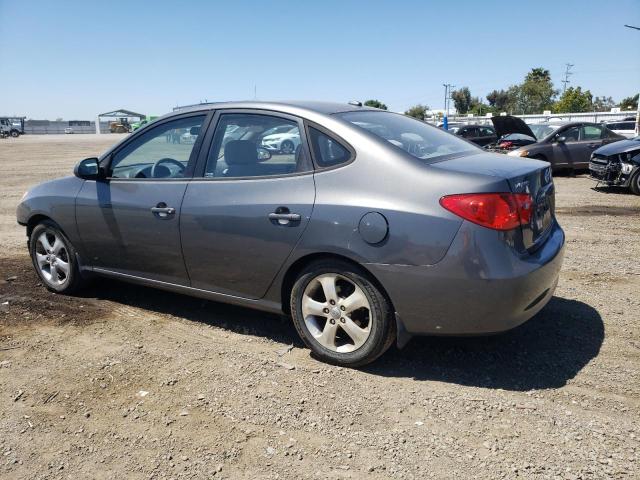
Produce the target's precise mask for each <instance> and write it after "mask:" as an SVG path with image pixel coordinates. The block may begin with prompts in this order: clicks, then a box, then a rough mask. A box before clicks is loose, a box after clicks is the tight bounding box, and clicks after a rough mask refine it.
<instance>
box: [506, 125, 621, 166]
mask: <svg viewBox="0 0 640 480" xmlns="http://www.w3.org/2000/svg"><path fill="white" fill-rule="evenodd" d="M497 118H505V117H497ZM511 119H512V120H511V123H512V125H514V128H517V129H518V133H523V134H525V135H528V136H530V137H532V138H533V137H535V136H536V135H535V134H534V133H533V131H532V130H531V128H530V126H528V125H527V124H525V123H524V122H523V121H522V120H521V119H519V118H516V117H511ZM545 127H546V128H545ZM536 128H539V129H540V130H539V132H540V133H539V135H544V134H545V133H546V136H544V137H542V138H541V139H537V141H536V142H535V143H531V144H529V145H526V146H522V147H519V148H516V149H514V150H511V151H509V152H508V155H511V156H515V157H529V158H536V159H538V160H544V161H547V162H549V163H551V167H552V168H553V169H554V170H558V169H564V168H566V169H569V170H571V171H574V170H577V169H587V168H589V159H590V157H591V154H592V153H593V151H594V150H595V149H597V148H599V147H601V146H602V145H605V144H607V143H611V142H615V141H617V140H620V139H623V138H624V137H623V136H622V135H618V134H616V133H614V132H612V131H611V130H609V129H608V128H607V127H605V126H604V125H601V124H597V123H590V122H570V123H564V124H544V127H540V126H538V127H536ZM496 131H498V128H497V127H496ZM527 131H528V133H527ZM498 133H500V132H498Z"/></svg>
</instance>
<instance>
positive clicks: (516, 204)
mask: <svg viewBox="0 0 640 480" xmlns="http://www.w3.org/2000/svg"><path fill="white" fill-rule="evenodd" d="M440 205H442V206H443V207H444V208H446V209H447V210H449V211H450V212H452V213H454V214H456V215H458V216H459V217H462V218H464V219H465V220H469V221H470V222H473V223H476V224H478V225H482V226H483V227H487V228H491V229H494V230H512V229H514V228H517V227H519V226H520V225H526V224H528V223H529V221H530V220H531V211H532V208H533V199H532V198H531V195H529V194H527V193H463V194H459V195H446V196H444V197H442V198H441V199H440Z"/></svg>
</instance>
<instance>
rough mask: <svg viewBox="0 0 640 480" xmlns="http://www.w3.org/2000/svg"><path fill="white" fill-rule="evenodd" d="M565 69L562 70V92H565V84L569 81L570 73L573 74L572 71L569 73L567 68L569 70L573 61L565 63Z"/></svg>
mask: <svg viewBox="0 0 640 480" xmlns="http://www.w3.org/2000/svg"><path fill="white" fill-rule="evenodd" d="M564 66H565V70H564V80H562V83H563V87H562V93H564V92H565V90H566V89H567V84H568V83H569V82H570V81H571V80H569V77H570V76H571V75H573V73H571V72H570V71H569V70H571V67H573V66H574V65H573V63H565V64H564Z"/></svg>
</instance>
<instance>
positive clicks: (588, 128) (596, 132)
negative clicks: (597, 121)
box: [582, 125, 602, 140]
mask: <svg viewBox="0 0 640 480" xmlns="http://www.w3.org/2000/svg"><path fill="white" fill-rule="evenodd" d="M600 138H602V129H601V128H600V127H597V126H595V125H584V126H583V127H582V139H583V140H598V139H600Z"/></svg>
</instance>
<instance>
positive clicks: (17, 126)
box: [0, 117, 24, 138]
mask: <svg viewBox="0 0 640 480" xmlns="http://www.w3.org/2000/svg"><path fill="white" fill-rule="evenodd" d="M23 133H24V119H22V118H19V119H17V118H11V117H0V135H2V136H5V137H8V136H11V137H14V138H17V137H19V136H20V135H22V134H23Z"/></svg>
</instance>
